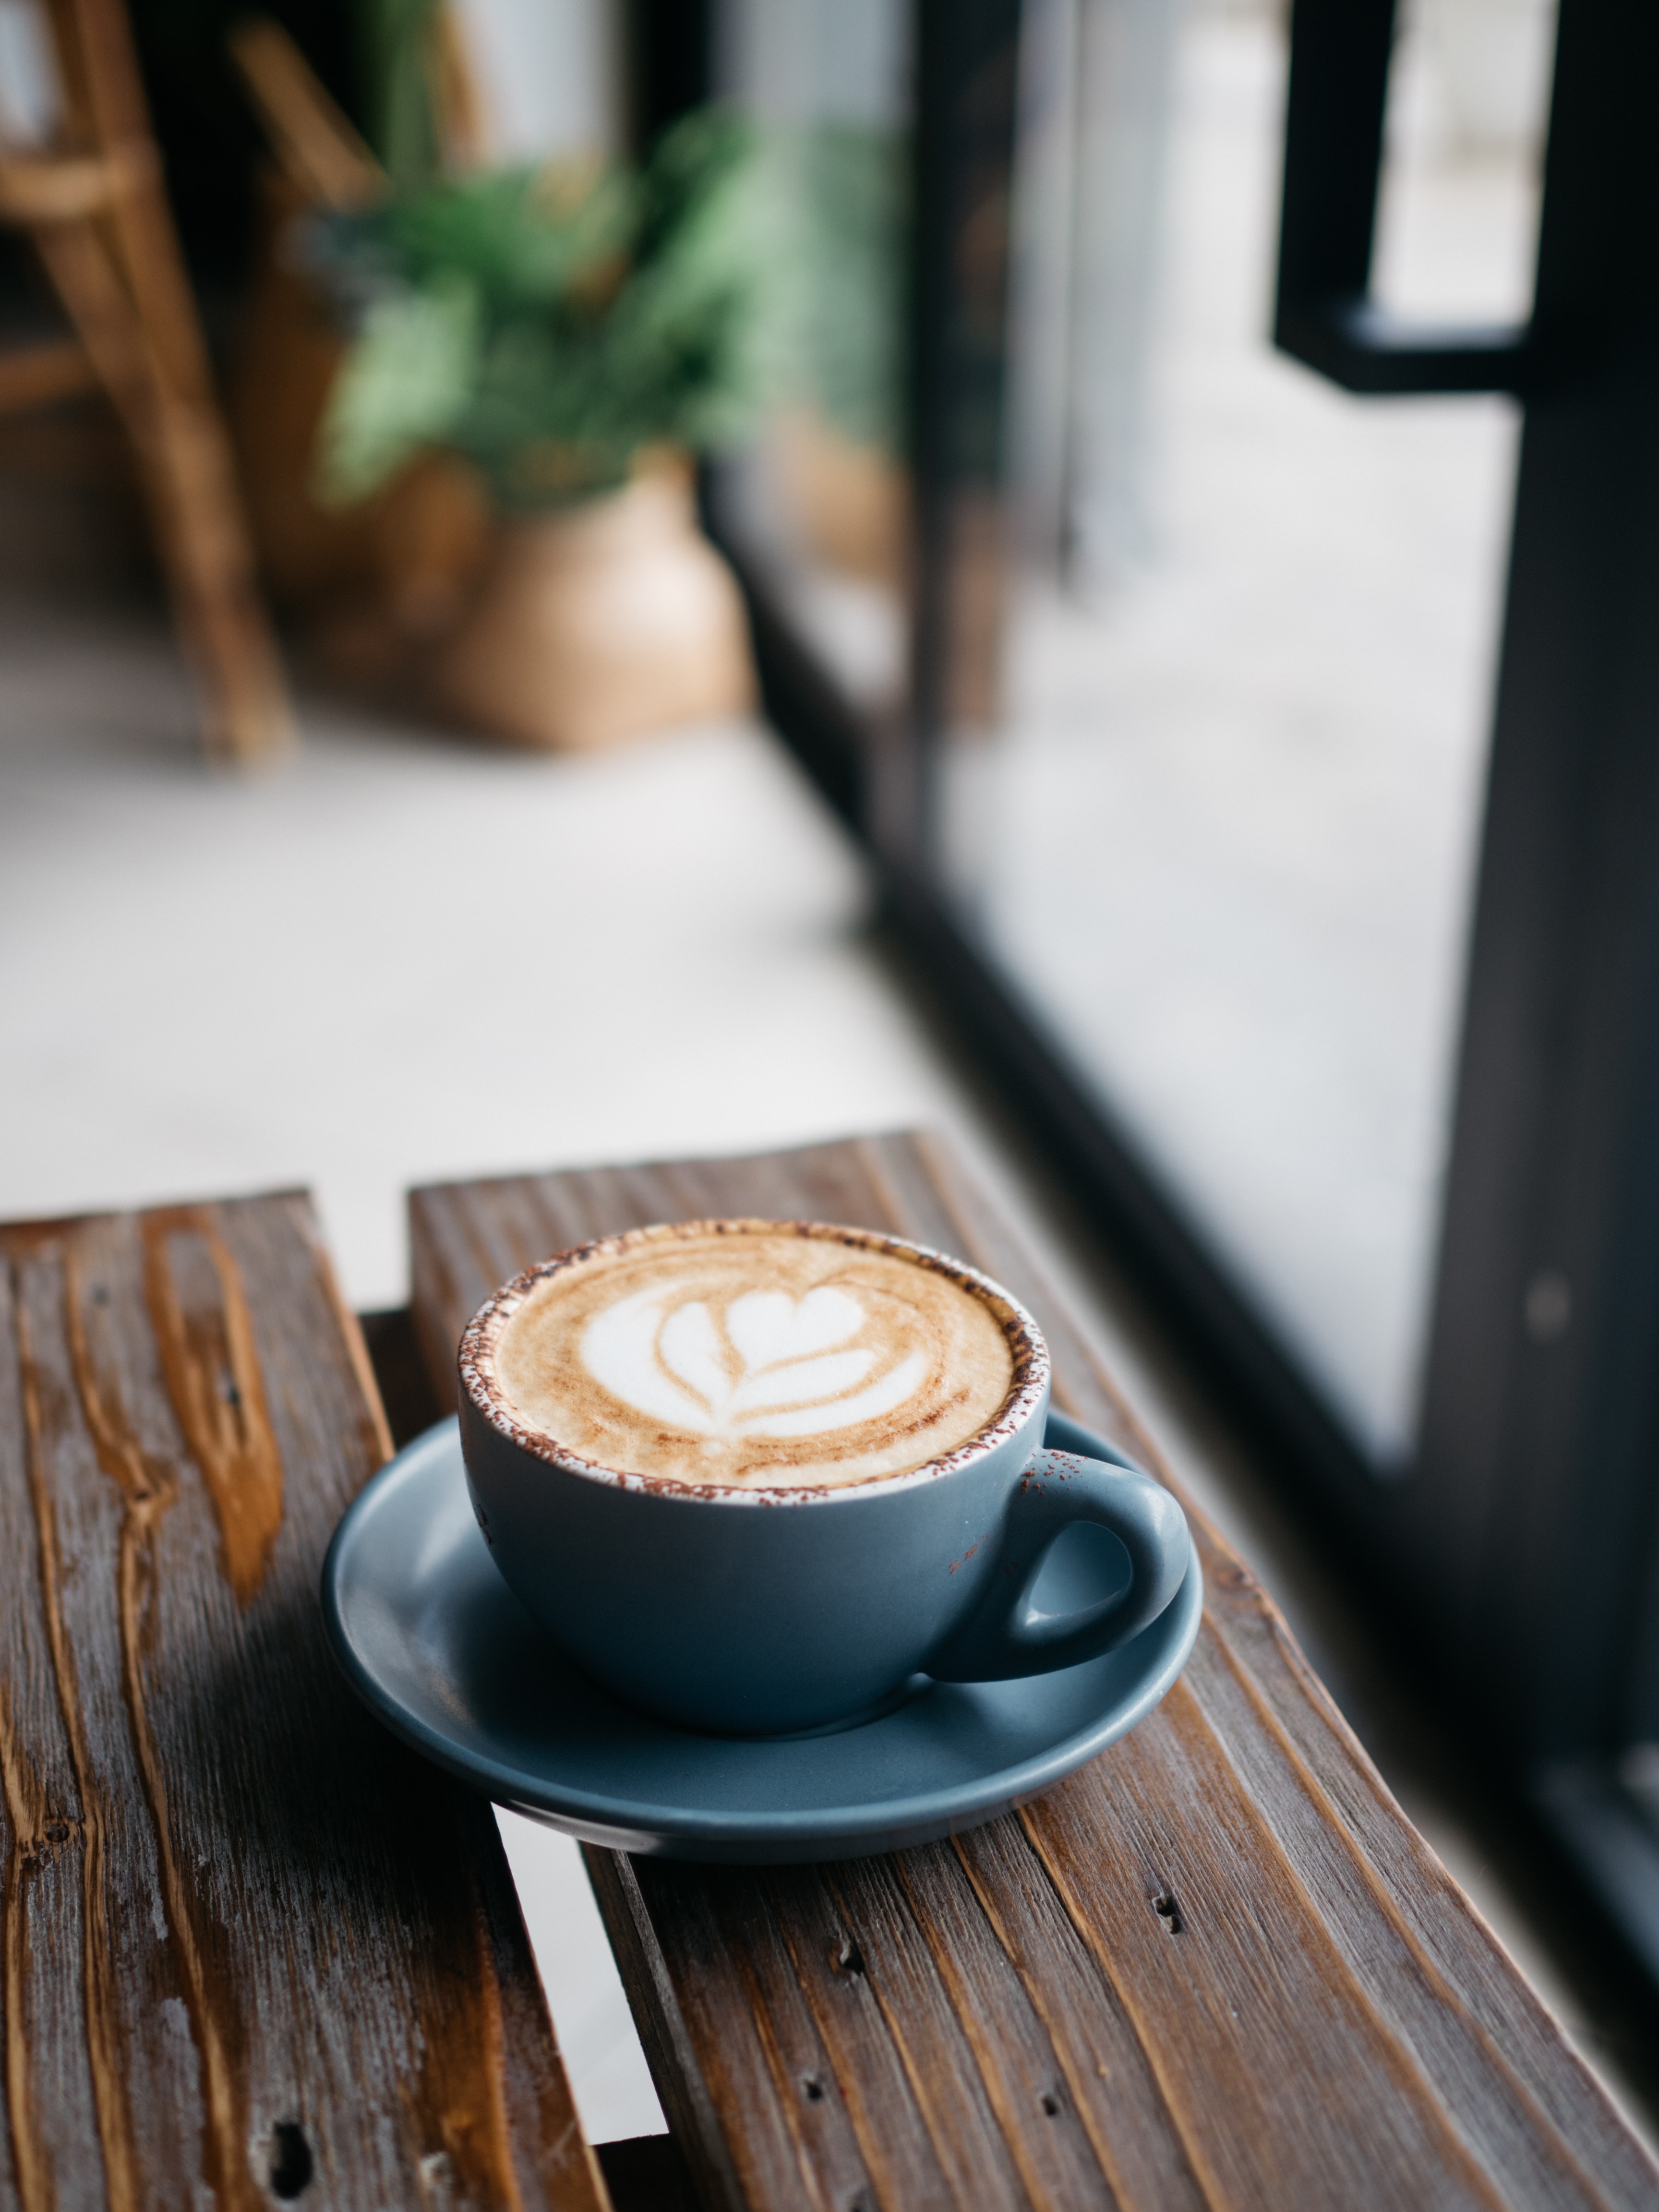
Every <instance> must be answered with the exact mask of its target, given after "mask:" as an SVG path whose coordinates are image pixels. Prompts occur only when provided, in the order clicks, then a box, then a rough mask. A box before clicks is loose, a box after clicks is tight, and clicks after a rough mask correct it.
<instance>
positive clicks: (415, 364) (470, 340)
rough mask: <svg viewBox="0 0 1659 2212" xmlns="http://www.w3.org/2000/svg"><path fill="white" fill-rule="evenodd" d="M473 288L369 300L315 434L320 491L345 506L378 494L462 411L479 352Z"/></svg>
mask: <svg viewBox="0 0 1659 2212" xmlns="http://www.w3.org/2000/svg"><path fill="white" fill-rule="evenodd" d="M478 320H479V319H478V307H477V296H476V294H475V293H474V290H473V288H472V287H471V285H470V284H467V283H465V282H462V281H460V280H458V279H456V278H453V277H452V278H450V279H449V280H447V282H446V283H442V284H441V285H436V286H435V287H434V288H433V289H431V290H430V291H425V292H394V293H392V294H389V295H387V296H386V297H385V298H383V299H380V300H377V301H375V302H374V305H373V306H372V307H370V308H369V310H368V314H367V316H366V318H365V319H364V323H363V327H362V332H361V334H360V336H359V337H358V339H357V342H356V344H355V345H354V346H353V347H352V349H351V351H350V353H349V356H347V358H346V361H345V362H344V364H343V367H342V368H341V371H340V374H339V375H338V376H337V378H336V379H335V381H334V389H333V391H332V392H331V394H330V395H329V403H328V411H327V413H326V414H325V416H324V418H323V423H322V428H321V430H320V432H319V438H318V453H317V464H316V471H315V474H316V489H317V495H318V496H319V499H321V500H322V501H324V503H325V504H326V505H330V506H343V505H345V504H347V503H349V501H352V500H356V499H362V498H364V497H366V496H367V495H368V493H370V492H372V491H374V490H377V489H379V487H380V485H381V484H383V483H385V482H386V478H387V477H390V476H391V475H392V473H393V471H395V470H396V469H397V468H398V467H399V466H400V465H401V464H402V463H403V462H404V461H405V460H407V459H409V457H410V454H411V453H415V452H416V450H417V449H418V448H419V447H422V446H428V445H432V444H434V443H436V442H438V441H441V440H442V439H443V438H444V436H445V435H446V434H447V432H448V431H449V430H450V428H452V426H453V424H454V423H455V422H456V421H457V419H458V418H459V416H460V415H461V414H462V413H463V412H464V411H465V408H466V405H467V403H468V400H469V398H470V397H471V392H472V386H473V380H474V376H475V373H476V366H477V354H478Z"/></svg>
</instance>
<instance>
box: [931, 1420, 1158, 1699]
mask: <svg viewBox="0 0 1659 2212" xmlns="http://www.w3.org/2000/svg"><path fill="white" fill-rule="evenodd" d="M1079 1521H1086V1522H1093V1523H1094V1524H1095V1525H1096V1526H1097V1527H1099V1528H1109V1529H1110V1530H1111V1532H1112V1534H1113V1535H1115V1537H1116V1538H1117V1540H1118V1541H1119V1542H1120V1543H1121V1545H1122V1546H1123V1548H1124V1550H1125V1551H1126V1552H1127V1553H1128V1554H1129V1565H1130V1569H1131V1574H1130V1580H1129V1586H1128V1588H1127V1589H1124V1590H1120V1591H1119V1592H1117V1594H1116V1595H1115V1596H1112V1597H1109V1598H1105V1599H1103V1600H1102V1601H1101V1602H1100V1603H1099V1604H1098V1605H1091V1606H1086V1607H1084V1608H1083V1610H1082V1611H1081V1612H1079V1613H1060V1614H1042V1613H1039V1614H1036V1615H1035V1616H1034V1615H1032V1613H1030V1590H1031V1585H1032V1584H1033V1583H1035V1582H1036V1577H1037V1571H1038V1569H1039V1568H1040V1567H1041V1566H1042V1562H1043V1559H1044V1558H1045V1557H1046V1556H1047V1553H1048V1547H1049V1546H1050V1545H1051V1544H1053V1542H1054V1539H1055V1538H1056V1537H1057V1536H1058V1535H1060V1533H1061V1531H1062V1530H1064V1529H1066V1528H1071V1527H1072V1526H1073V1523H1074V1522H1079ZM1191 1552H1192V1544H1191V1539H1190V1538H1189V1537H1188V1533H1187V1516H1186V1515H1185V1514H1184V1513H1183V1512H1182V1510H1181V1508H1180V1506H1179V1505H1177V1504H1176V1501H1175V1499H1174V1498H1172V1497H1171V1496H1170V1493H1169V1492H1168V1491H1167V1490H1165V1489H1164V1486H1163V1485H1162V1484H1161V1483H1157V1482H1154V1481H1153V1480H1152V1477H1151V1476H1150V1475H1146V1474H1142V1473H1141V1472H1140V1470H1139V1468H1134V1467H1117V1466H1112V1465H1109V1464H1108V1463H1107V1462H1105V1461H1103V1460H1097V1459H1084V1458H1081V1457H1079V1456H1078V1455H1076V1454H1074V1453H1072V1452H1060V1451H1040V1452H1037V1453H1036V1454H1035V1455H1033V1457H1032V1459H1031V1462H1030V1465H1029V1466H1028V1467H1027V1468H1026V1470H1025V1472H1024V1474H1023V1475H1022V1476H1021V1477H1020V1481H1019V1487H1018V1490H1017V1491H1016V1492H1014V1496H1013V1499H1012V1504H1011V1505H1010V1507H1009V1511H1008V1518H1007V1522H1006V1524H1005V1527H1004V1529H1003V1534H1002V1549H1001V1552H1000V1555H999V1557H998V1559H997V1560H996V1563H995V1565H994V1568H993V1570H992V1573H991V1577H990V1579H989V1582H988V1583H987V1589H986V1594H985V1596H984V1598H983V1600H982V1601H981V1603H980V1605H979V1607H978V1609H977V1610H976V1611H975V1613H973V1614H972V1615H971V1617H970V1618H969V1620H967V1621H966V1622H965V1623H964V1624H963V1626H962V1627H960V1628H957V1629H956V1630H954V1631H953V1632H952V1633H951V1636H950V1638H948V1640H947V1641H946V1642H945V1644H943V1645H941V1646H940V1648H939V1650H938V1651H936V1652H934V1653H933V1656H931V1657H930V1658H928V1659H926V1660H924V1661H923V1662H922V1664H923V1668H924V1669H925V1671H926V1672H927V1674H932V1675H933V1677H934V1679H935V1680H938V1681H941V1682H1001V1681H1006V1680H1010V1679H1012V1677H1013V1676H1016V1675H1020V1674H1048V1672H1049V1671H1050V1670H1051V1669H1052V1668H1056V1667H1075V1666H1076V1665H1077V1664H1078V1663H1079V1661H1081V1660H1084V1659H1096V1658H1098V1657H1099V1656H1100V1655H1101V1653H1102V1652H1103V1651H1113V1650H1116V1648H1117V1647H1118V1645H1119V1644H1127V1643H1128V1641H1129V1639H1130V1638H1132V1637H1135V1636H1139V1633H1140V1632H1141V1630H1142V1629H1143V1628H1145V1627H1146V1626H1148V1625H1149V1624H1150V1623H1151V1622H1152V1621H1154V1620H1157V1619H1158V1615H1159V1614H1160V1613H1162V1612H1163V1611H1164V1608H1165V1607H1166V1606H1168V1605H1169V1604H1170V1601H1171V1600H1172V1599H1173V1598H1174V1596H1175V1594H1176V1591H1177V1590H1178V1589H1180V1588H1181V1585H1182V1583H1183V1582H1184V1581H1185V1579H1186V1576H1187V1569H1188V1563H1189V1560H1190V1558H1191Z"/></svg>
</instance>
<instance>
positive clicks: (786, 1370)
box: [495, 1229, 1014, 1488]
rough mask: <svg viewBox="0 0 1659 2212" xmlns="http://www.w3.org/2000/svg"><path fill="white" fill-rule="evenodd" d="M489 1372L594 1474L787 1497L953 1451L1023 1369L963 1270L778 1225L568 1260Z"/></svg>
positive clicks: (519, 1319) (675, 1238) (521, 1312)
mask: <svg viewBox="0 0 1659 2212" xmlns="http://www.w3.org/2000/svg"><path fill="white" fill-rule="evenodd" d="M1013 1374H1014V1362H1013V1354H1012V1350H1011V1347H1010V1345H1009V1340H1008V1338H1007V1336H1006V1334H1005V1333H1004V1330H1003V1327H1002V1324H1001V1322H1000V1320H999V1318H998V1316H997V1314H996V1312H995V1311H994V1309H993V1308H992V1306H991V1305H990V1304H988V1303H987V1301H986V1300H985V1299H983V1298H981V1297H979V1296H977V1295H976V1294H975V1292H974V1291H972V1290H970V1289H969V1288H968V1287H967V1286H966V1285H963V1284H961V1283H958V1282H957V1280H956V1279H954V1278H953V1277H951V1275H949V1274H945V1273H940V1272H939V1271H938V1270H936V1269H934V1268H932V1267H927V1266H925V1265H923V1264H921V1262H919V1261H910V1260H906V1259H902V1258H900V1257H899V1256H897V1255H896V1254H893V1253H890V1252H886V1251H884V1250H881V1249H876V1248H872V1247H870V1246H866V1245H861V1244H859V1243H854V1242H843V1241H842V1240H841V1239H839V1238H837V1237H833V1236H830V1237H825V1236H822V1235H818V1236H809V1235H806V1234H805V1233H797V1232H795V1231H792V1230H774V1229H760V1230H754V1231H737V1230H731V1229H728V1230H726V1231H710V1230H708V1229H700V1230H696V1231H678V1230H670V1231H659V1232H657V1233H655V1234H653V1235H652V1236H650V1237H647V1238H645V1239H643V1240H641V1242H639V1243H624V1244H623V1245H622V1246H621V1247H620V1249H611V1250H608V1251H607V1250H605V1249H601V1250H600V1251H599V1253H597V1254H595V1255H592V1256H591V1257H588V1258H584V1259H581V1260H578V1261H573V1262H571V1263H569V1264H568V1265H567V1266H564V1267H559V1268H557V1269H556V1270H555V1271H554V1272H553V1273H550V1274H549V1275H545V1276H544V1277H542V1278H541V1279H540V1280H539V1281H538V1282H537V1283H536V1284H535V1285H533V1286H532V1288H531V1290H530V1291H529V1292H528V1293H527V1294H526V1297H525V1298H524V1300H523V1303H522V1304H520V1306H519V1308H518V1310H517V1311H516V1312H515V1313H513V1315H512V1316H510V1317H509V1319H508V1320H507V1322H506V1324H505V1326H504V1328H503V1329H502V1331H501V1337H500V1340H499V1341H498V1343H497V1346H496V1351H495V1376H496V1381H497V1383H498V1386H499V1388H500V1390H501V1395H503V1396H504V1398H505V1399H506V1400H507V1404H508V1406H509V1407H510V1409H511V1411H512V1412H513V1414H514V1416H515V1417H516V1418H517V1419H518V1420H519V1421H520V1423H521V1424H523V1425H525V1426H526V1427H529V1428H533V1429H536V1430H538V1431H541V1432H542V1433H543V1434H544V1435H545V1436H548V1437H551V1438H553V1439H554V1440H555V1441H556V1443H561V1444H563V1445H565V1446H567V1447H568V1449H571V1450H573V1451H575V1452H577V1453H579V1454H580V1455H581V1456H582V1457H583V1458H585V1459H591V1460H595V1461H597V1462H599V1464H600V1465H601V1466H604V1467H608V1468H615V1469H616V1470H617V1472H618V1473H621V1474H641V1475H647V1476H651V1477H653V1478H655V1479H656V1480H660V1481H669V1482H683V1483H687V1484H693V1485H701V1484H708V1483H713V1484H719V1485H723V1486H736V1487H761V1486H769V1485H776V1486H784V1487H787V1488H798V1487H801V1486H806V1487H813V1488H816V1487H820V1486H823V1487H829V1486H837V1485H840V1484H843V1483H849V1482H863V1481H868V1480H871V1479H872V1478H874V1477H878V1476H882V1475H893V1474H905V1473H908V1471H909V1469H911V1468H917V1467H921V1466H923V1465H924V1464H925V1463H926V1462H927V1461H929V1460H932V1459H937V1458H939V1457H940V1456H941V1455H943V1454H945V1453H946V1452H950V1451H954V1450H955V1449H956V1448H957V1445H958V1444H963V1443H967V1441H968V1439H969V1437H972V1436H974V1435H975V1434H976V1433H977V1432H978V1431H979V1430H981V1429H982V1428H983V1427H985V1425H987V1422H989V1421H992V1420H994V1419H995V1417H996V1415H997V1414H998V1413H1000V1411H1001V1409H1002V1407H1003V1404H1004V1402H1005V1401H1006V1399H1007V1396H1008V1394H1009V1391H1010V1389H1011V1388H1012V1383H1013Z"/></svg>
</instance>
